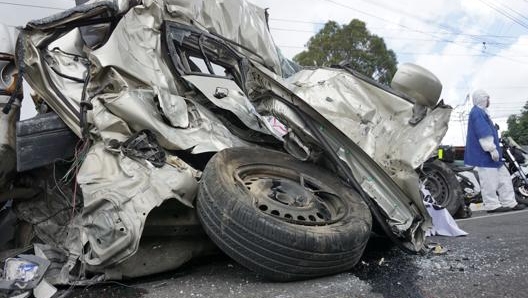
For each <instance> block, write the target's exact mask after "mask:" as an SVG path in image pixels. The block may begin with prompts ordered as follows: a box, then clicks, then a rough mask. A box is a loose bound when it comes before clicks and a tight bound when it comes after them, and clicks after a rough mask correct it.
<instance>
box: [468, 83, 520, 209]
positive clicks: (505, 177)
mask: <svg viewBox="0 0 528 298" xmlns="http://www.w3.org/2000/svg"><path fill="white" fill-rule="evenodd" d="M489 104H490V96H489V95H488V93H486V91H484V90H476V91H475V92H473V105H474V106H473V108H472V109H471V112H470V113H469V121H468V131H467V139H466V149H465V152H464V163H465V164H466V165H470V166H475V167H476V170H477V173H478V175H479V180H480V189H481V194H482V201H483V202H484V208H485V209H486V210H487V211H488V212H506V211H510V210H521V209H524V208H525V206H524V205H523V204H517V202H516V201H515V193H514V190H513V185H512V180H511V177H510V173H509V172H508V170H507V169H506V167H505V166H504V163H503V162H502V150H501V148H500V146H499V136H498V133H497V129H496V128H495V125H494V124H493V122H492V121H491V119H490V117H489V115H488V110H487V108H488V107H489Z"/></svg>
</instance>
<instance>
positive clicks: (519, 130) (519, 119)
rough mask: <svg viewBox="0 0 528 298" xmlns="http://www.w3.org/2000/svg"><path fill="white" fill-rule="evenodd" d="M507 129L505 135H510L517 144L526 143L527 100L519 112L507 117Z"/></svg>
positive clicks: (527, 141)
mask: <svg viewBox="0 0 528 298" xmlns="http://www.w3.org/2000/svg"><path fill="white" fill-rule="evenodd" d="M507 123H508V130H507V131H505V132H504V135H505V136H509V137H512V139H514V140H515V142H517V143H519V145H528V101H527V102H526V103H525V104H524V107H523V109H522V110H521V114H519V115H511V116H510V117H508V120H507Z"/></svg>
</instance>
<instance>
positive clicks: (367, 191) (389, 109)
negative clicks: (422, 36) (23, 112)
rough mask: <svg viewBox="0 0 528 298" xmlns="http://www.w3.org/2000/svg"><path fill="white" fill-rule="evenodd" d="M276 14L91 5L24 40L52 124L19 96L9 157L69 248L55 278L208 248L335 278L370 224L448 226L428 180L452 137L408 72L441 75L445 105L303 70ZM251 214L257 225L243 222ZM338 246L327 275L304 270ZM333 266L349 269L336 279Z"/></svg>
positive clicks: (325, 71) (13, 178) (118, 274)
mask: <svg viewBox="0 0 528 298" xmlns="http://www.w3.org/2000/svg"><path fill="white" fill-rule="evenodd" d="M266 18H267V16H266V12H265V10H263V9H261V8H259V7H257V6H255V5H253V4H251V3H248V2H246V1H244V0H227V1H225V0H223V1H215V0H204V1H190V0H164V1H163V0H143V1H119V0H116V1H89V2H88V3H86V4H83V5H79V6H76V7H75V8H72V9H70V10H67V11H65V12H62V13H59V14H56V15H53V16H51V17H48V18H45V19H42V20H36V21H32V22H30V23H28V24H27V25H26V26H25V27H24V28H23V29H21V31H20V33H19V35H18V41H17V47H16V50H14V51H13V52H12V53H16V64H17V67H18V71H19V72H20V74H21V75H22V76H23V78H24V79H25V80H26V81H27V82H28V83H29V85H30V86H31V88H32V89H33V91H34V93H35V96H33V100H34V102H35V104H36V106H37V110H38V111H39V115H37V116H36V117H35V118H33V119H28V120H23V121H18V122H17V120H18V113H19V112H18V107H19V105H20V101H19V99H18V98H17V99H16V102H15V103H11V104H10V110H9V111H7V112H8V113H7V114H2V115H0V120H1V121H2V122H1V124H0V125H1V127H0V129H1V130H0V140H1V141H2V144H1V145H2V151H0V152H1V154H2V156H1V159H2V160H3V161H4V160H6V161H9V162H11V163H12V164H11V165H8V163H4V162H2V167H6V168H5V169H3V171H2V173H6V174H7V173H9V175H4V176H1V177H0V178H1V179H0V191H1V193H0V197H2V198H4V197H5V198H6V200H7V199H9V200H11V201H12V205H13V207H12V210H13V211H14V212H15V214H16V215H17V218H18V219H19V220H20V221H24V222H26V223H27V225H28V229H32V230H33V231H34V232H35V234H36V236H37V239H38V241H37V240H35V241H37V242H40V243H43V244H44V245H46V246H47V247H51V248H53V249H56V250H59V251H60V252H61V254H62V256H63V258H62V261H61V263H60V266H59V267H60V268H59V270H58V271H57V272H56V275H55V276H54V277H55V278H54V279H53V280H54V282H55V283H63V284H67V283H74V282H78V281H79V280H86V279H89V278H91V276H96V277H97V276H98V274H103V275H102V277H101V276H98V277H97V278H99V279H120V278H124V277H136V276H141V275H145V274H150V273H155V272H161V271H165V270H168V269H173V268H176V267H178V266H179V265H181V264H182V263H184V262H185V261H188V260H189V259H190V258H191V257H194V256H198V255H203V254H208V253H211V252H212V251H213V250H214V246H213V245H212V243H211V242H210V240H209V238H211V239H212V240H213V242H214V243H215V244H216V245H218V246H219V247H220V248H221V249H222V250H224V251H225V252H226V253H227V254H228V255H230V256H232V257H233V258H234V259H235V260H237V261H239V262H240V263H241V264H243V265H245V266H246V267H248V268H250V269H253V270H256V271H257V272H262V273H263V274H264V275H265V276H266V277H268V278H271V279H278V280H293V279H302V278H309V277H313V276H318V275H324V274H331V273H335V272H339V271H343V270H346V269H348V268H351V267H352V266H353V265H354V264H355V263H356V262H357V261H358V260H359V257H360V256H361V252H362V251H363V249H364V248H365V245H366V240H367V239H368V235H369V234H370V232H371V229H372V224H371V217H372V218H373V219H374V222H375V225H376V226H378V228H379V229H381V231H383V232H385V233H386V234H387V235H388V236H389V238H391V239H392V240H393V241H395V242H396V243H397V244H398V245H399V246H400V247H402V248H403V249H404V250H407V251H410V252H419V251H420V250H421V249H423V246H424V243H423V242H424V237H425V232H426V231H427V229H429V228H430V227H431V220H430V217H429V216H428V214H427V211H426V209H425V207H424V205H423V203H422V198H421V194H420V190H419V185H418V183H419V179H418V176H417V174H416V172H415V169H416V168H418V167H419V166H420V165H421V164H422V163H423V162H424V161H425V160H426V159H427V157H428V156H429V155H430V154H431V152H433V150H435V148H436V147H437V146H438V144H439V142H440V140H441V139H442V137H443V136H444V134H445V132H446V130H447V123H448V121H449V116H450V113H451V108H449V107H446V106H443V105H442V104H441V103H440V104H437V101H438V96H439V94H440V90H441V85H440V83H439V82H437V80H436V78H435V77H434V76H433V75H432V74H429V73H428V72H427V71H426V70H422V69H420V68H418V70H416V68H415V67H414V66H408V67H406V68H405V67H403V68H402V69H403V71H404V73H403V74H402V73H401V72H400V74H399V75H400V76H404V77H405V76H407V79H409V78H408V77H409V76H411V77H412V76H413V75H414V76H415V75H417V74H418V75H419V76H420V78H421V79H423V77H424V76H426V77H427V78H426V79H427V82H428V83H429V85H427V84H426V87H427V88H432V89H435V90H433V91H432V95H431V94H426V95H423V94H425V93H427V92H425V93H424V92H421V93H420V92H414V93H413V92H410V91H413V90H414V89H413V90H408V89H406V88H405V87H409V86H410V87H413V86H412V85H409V84H407V83H406V81H405V79H403V80H395V82H396V83H401V84H399V85H398V84H393V87H394V89H392V88H389V87H387V86H381V85H379V84H377V83H376V82H374V81H373V80H371V79H369V78H365V77H363V76H362V75H360V74H357V73H356V72H355V71H354V70H352V69H349V68H348V66H347V65H346V64H343V65H341V66H340V67H338V68H319V69H303V70H300V71H295V70H294V68H292V67H291V65H292V63H291V62H288V61H286V59H285V58H283V57H282V56H281V55H280V54H279V52H278V50H277V48H276V47H275V45H274V43H273V39H272V37H271V35H270V33H269V30H268V26H267V20H266ZM242 28H243V29H242ZM413 67H414V68H413ZM405 71H407V72H406V73H405ZM19 83H20V82H19ZM426 87H423V88H426ZM3 88H4V87H3ZM438 89H439V90H438ZM398 90H399V91H398ZM426 91H427V90H426ZM429 93H431V92H429ZM420 96H422V97H424V98H421V97H420ZM12 98H13V96H12V94H8V93H7V92H6V93H5V95H4V94H3V96H2V100H3V102H1V103H2V105H4V106H5V105H8V103H7V102H8V101H11V102H12V101H13V100H12ZM25 100H28V99H25ZM4 101H5V102H4ZM2 107H3V106H2ZM270 119H271V120H273V121H270ZM15 122H17V124H16V139H17V141H18V142H17V145H16V146H15V141H14V139H15ZM272 122H273V123H279V124H280V126H281V127H282V128H283V129H282V130H281V131H279V130H277V129H276V128H275V127H274V126H273V125H272ZM59 144H60V145H59ZM15 147H16V149H15ZM4 148H6V149H4ZM237 150H238V151H237ZM39 152H40V155H39ZM217 152H221V153H222V152H225V154H223V155H220V154H217V155H215V156H214V157H213V158H211V157H212V156H213V155H214V154H215V153H217ZM233 152H238V154H239V155H244V154H251V155H253V157H254V160H245V159H242V158H241V157H239V156H237V154H234V153H233ZM15 160H17V161H18V163H17V165H16V167H17V168H18V172H17V171H16V170H15V162H14V161H15ZM231 160H232V161H233V165H231ZM281 160H282V161H283V165H281V163H282V162H281ZM235 164H236V165H237V166H234V165H235ZM271 165H273V166H271ZM281 167H283V168H281ZM277 169H280V171H279V170H277ZM301 169H305V170H304V172H303V171H302V170H301ZM318 169H320V170H321V171H322V172H324V173H328V174H325V175H323V176H324V177H320V175H319V174H317V175H316V174H315V173H314V172H317V171H319V170H318ZM229 171H232V172H229ZM226 173H227V174H226ZM329 173H332V174H329ZM224 174H225V175H226V177H223V176H222V175H224ZM318 175H319V176H318ZM220 176H222V177H220ZM220 178H221V179H220ZM218 181H224V182H223V183H220V184H221V185H216V184H215V186H214V188H213V186H212V185H213V182H215V183H217V184H218V183H219V182H218ZM227 184H231V185H232V186H233V187H232V188H227V186H226V185H227ZM338 185H339V186H338ZM235 186H236V187H235ZM239 186H240V187H239ZM222 187H224V188H222ZM13 189H21V190H25V192H24V191H20V192H19V193H20V196H18V197H17V196H16V195H15V192H13V191H12V190H13ZM213 189H215V190H214V191H213ZM337 189H339V190H337ZM216 192H218V196H221V193H224V192H225V193H231V192H232V193H233V195H232V196H233V197H236V196H240V200H239V201H228V197H230V196H226V201H225V203H219V202H220V199H218V200H216V199H215V193H216ZM235 194H236V195H235ZM351 194H352V195H351ZM197 197H198V198H199V200H198V201H199V202H198V206H197V203H196V198H197ZM349 197H350V198H349ZM352 197H353V198H352ZM353 200H355V201H353ZM352 201H353V204H352V203H350V202H352ZM50 202H52V204H50ZM222 202H223V201H222ZM226 205H229V206H230V207H229V208H227V207H226ZM239 205H243V206H242V207H244V208H242V207H241V208H242V209H240V210H243V211H244V212H247V214H246V216H245V217H244V216H243V215H240V214H235V213H230V212H235V211H233V210H238V209H237V208H238V207H237V206H239ZM160 206H161V207H160ZM354 210H362V211H361V212H359V213H357V211H354ZM240 212H242V211H240ZM355 212H356V213H355ZM218 214H219V216H217V215H218ZM248 214H252V215H254V216H258V222H259V224H260V223H265V225H264V226H262V227H259V229H261V231H262V232H260V233H261V234H259V235H255V234H256V233H259V230H258V229H256V230H255V231H254V232H251V233H249V232H243V231H247V230H248V229H251V228H252V227H251V226H252V225H257V221H255V222H254V223H249V222H248V223H246V222H244V220H248V219H247V218H249V217H251V216H249V215H248ZM344 221H346V224H345V223H342V222H344ZM246 225H247V226H246ZM182 227H183V228H182ZM266 229H270V231H268V230H266ZM281 229H284V230H288V231H287V234H285V236H284V237H285V238H287V239H285V241H286V242H292V243H293V244H291V246H292V247H291V249H292V254H293V251H297V253H296V254H293V255H292V258H293V256H296V257H297V255H299V256H298V258H299V260H296V261H295V262H294V261H292V263H291V264H287V265H285V268H286V269H282V268H280V267H281V264H286V263H287V262H289V261H290V260H282V259H281V258H280V257H279V256H278V255H280V254H281V253H282V251H281V249H284V248H283V247H282V246H281V245H283V243H280V241H279V239H275V238H273V236H272V234H273V232H271V230H276V231H279V230H281ZM354 229H355V230H354ZM204 230H205V233H204ZM266 231H268V232H269V234H267V233H268V232H266ZM299 231H301V232H302V233H304V234H302V235H304V236H305V235H308V234H310V235H312V234H313V235H315V236H313V238H310V239H312V240H311V241H312V242H310V243H300V242H302V241H301V240H300V238H301V234H300V233H301V232H299ZM285 233H286V232H285ZM206 234H207V235H208V236H209V238H208V237H205V235H206ZM346 234H354V235H355V236H354V237H353V238H345V237H348V236H346ZM318 235H319V236H318ZM328 235H330V236H332V235H334V236H335V237H337V236H339V237H343V241H342V243H331V242H330V240H329V239H330V238H331V237H330V236H328ZM304 236H303V237H304ZM252 237H256V238H254V239H253V238H252ZM288 237H289V238H288ZM295 237H298V238H295ZM318 237H323V238H318ZM324 237H330V238H324ZM303 239H304V238H303ZM318 239H319V240H318ZM261 240H262V241H261ZM259 241H261V242H259ZM306 241H308V240H306ZM161 242H163V244H156V243H161ZM254 243H259V244H258V245H257V246H255V247H253V246H251V245H254ZM25 244H26V245H27V244H30V242H27V243H25ZM156 245H159V246H163V247H164V248H165V249H159V250H155V249H152V247H155V246H156ZM297 245H299V246H297ZM281 247H282V248H281ZM312 249H313V251H310V250H312ZM298 251H306V256H305V255H304V253H298ZM241 252H244V253H241ZM246 252H247V253H248V254H250V252H255V254H257V255H255V256H251V255H248V256H245V255H244V254H245V253H246ZM326 252H328V255H331V256H332V258H330V257H328V259H321V260H319V261H318V262H319V263H317V262H315V261H314V262H315V263H314V264H312V265H311V266H313V267H314V268H315V269H313V270H311V269H306V268H303V267H302V266H300V265H299V264H301V263H302V262H304V261H306V260H310V259H312V258H314V256H317V255H323V254H325V253H326ZM266 254H269V255H266ZM285 254H288V252H285ZM146 255H148V256H149V257H148V258H151V255H152V256H153V255H156V257H153V258H154V259H156V260H159V259H160V258H165V259H166V258H169V259H171V260H172V261H170V262H166V263H163V262H161V263H163V264H160V262H158V263H157V264H156V263H155V262H152V263H149V264H147V262H146V263H144V264H143V261H142V260H141V258H142V257H143V258H144V256H146ZM259 255H266V258H263V260H262V262H260V261H258V262H257V261H253V262H252V261H251V260H250V259H251V258H253V259H256V260H258V257H259ZM321 258H322V257H321ZM264 259H266V260H268V259H272V260H270V263H265V260H264ZM323 261H324V262H329V263H328V264H333V263H332V262H334V263H335V264H338V263H342V265H340V266H337V265H336V266H335V267H331V268H326V267H328V266H330V265H325V266H323V267H325V268H326V269H325V270H319V269H318V267H317V266H322V265H321V264H322V263H324V262H323ZM164 262H165V261H164ZM137 264H139V266H137ZM310 268H311V267H310ZM81 270H84V271H83V273H82V274H81V273H80V271H81ZM84 272H90V273H91V275H90V274H85V273H84Z"/></svg>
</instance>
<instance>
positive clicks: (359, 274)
mask: <svg viewBox="0 0 528 298" xmlns="http://www.w3.org/2000/svg"><path fill="white" fill-rule="evenodd" d="M458 224H459V226H460V227H461V228H462V229H463V230H465V231H467V232H468V233H469V235H468V236H465V237H457V238H450V237H429V238H428V241H429V242H434V243H439V244H440V245H441V246H442V247H443V248H445V249H447V252H446V253H445V254H434V253H429V254H427V255H423V256H422V255H408V254H405V253H403V252H401V251H400V250H398V249H396V248H391V249H388V250H387V249H385V250H383V249H379V248H375V247H374V248H370V249H369V250H368V251H367V252H366V253H365V255H364V256H363V258H362V261H361V262H360V263H359V264H358V265H357V266H356V267H355V268H354V269H353V270H352V271H350V272H345V273H341V274H338V275H334V276H328V277H323V278H318V279H312V280H307V281H301V282H291V283H272V282H268V281H266V280H263V279H262V278H260V277H259V276H258V275H256V274H254V273H252V272H251V271H248V270H246V269H245V268H243V267H240V266H239V265H237V264H236V263H235V262H234V261H232V260H230V259H229V258H227V257H226V256H217V257H215V258H210V259H206V260H200V261H198V262H194V263H193V264H190V265H187V266H185V267H184V268H182V269H180V270H178V271H175V272H171V273H167V274H163V275H158V276H153V277H149V278H147V279H141V280H136V281H132V282H129V283H128V285H127V286H126V287H125V286H123V285H117V284H109V285H104V286H92V287H90V288H88V289H77V290H76V291H75V292H74V293H73V295H71V297H97V298H104V297H134V298H135V297H138V298H140V297H141V298H164V297H167V298H169V297H240V298H241V297H244V298H246V297H280V298H287V297H303V298H309V297H314V298H315V297H317V298H321V297H416V298H421V297H423V298H429V297H468V298H473V297H502V298H506V297H515V298H517V297H528V252H527V251H528V236H527V234H528V210H523V211H517V212H508V213H503V214H494V215H489V214H485V213H483V212H480V213H479V212H477V213H475V214H474V216H473V217H472V218H469V219H464V220H459V221H458Z"/></svg>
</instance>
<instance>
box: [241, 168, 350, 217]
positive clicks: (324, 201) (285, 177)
mask: <svg viewBox="0 0 528 298" xmlns="http://www.w3.org/2000/svg"><path fill="white" fill-rule="evenodd" d="M277 168H280V171H277ZM235 179H236V180H237V181H238V183H239V184H240V185H241V186H242V187H243V188H244V189H245V191H247V192H249V194H251V198H252V199H253V207H254V208H255V209H256V210H257V211H258V212H260V213H263V214H266V215H268V216H271V217H274V218H277V219H279V220H282V221H285V222H288V223H292V224H297V225H304V226H322V225H329V224H332V223H335V222H337V221H339V220H340V219H342V218H343V217H344V216H345V215H346V214H347V213H348V209H347V208H346V206H347V205H346V203H345V201H344V199H343V198H341V197H340V196H338V195H337V194H335V193H333V192H332V191H331V190H330V189H328V188H327V187H325V186H324V185H323V183H322V182H320V181H318V180H317V179H315V178H313V177H311V176H309V175H305V174H301V173H299V172H297V171H295V170H292V169H289V168H282V167H280V166H270V165H251V166H243V167H240V168H238V169H237V171H236V173H235Z"/></svg>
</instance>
